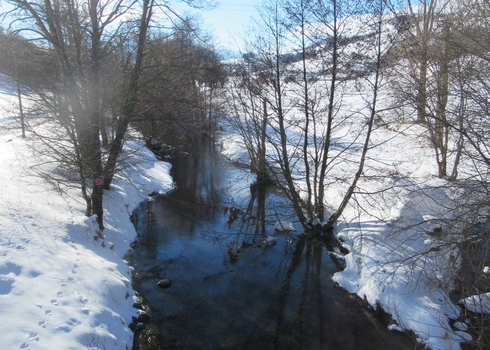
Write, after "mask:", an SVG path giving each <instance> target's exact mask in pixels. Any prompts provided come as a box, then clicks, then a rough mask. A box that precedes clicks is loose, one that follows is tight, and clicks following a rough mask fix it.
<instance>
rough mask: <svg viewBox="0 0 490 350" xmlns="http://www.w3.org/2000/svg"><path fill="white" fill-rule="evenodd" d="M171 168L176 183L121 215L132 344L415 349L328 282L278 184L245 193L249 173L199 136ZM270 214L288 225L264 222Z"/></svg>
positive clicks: (333, 268)
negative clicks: (126, 228) (133, 301)
mask: <svg viewBox="0 0 490 350" xmlns="http://www.w3.org/2000/svg"><path fill="white" fill-rule="evenodd" d="M172 165H173V170H172V176H173V178H174V181H175V182H176V190H174V191H173V192H172V193H170V194H168V195H165V196H156V197H154V198H151V199H150V200H149V201H147V202H144V203H142V204H141V205H140V206H139V207H138V208H137V209H136V210H135V211H134V213H133V216H132V220H133V223H134V225H135V227H136V230H137V232H138V240H137V241H136V242H135V244H134V246H133V250H132V252H131V254H130V256H129V260H130V263H131V265H132V266H133V267H134V272H133V286H134V289H135V290H136V291H137V292H138V293H139V294H140V295H141V297H142V303H143V304H144V305H145V313H146V314H147V315H148V316H149V320H147V322H146V323H145V324H144V326H140V330H139V331H137V332H136V340H135V347H134V349H144V350H151V349H311V350H315V349H347V350H348V349H377V350H379V349H390V350H396V349H414V348H415V345H414V343H413V341H412V340H411V339H409V337H408V336H407V335H406V334H403V333H397V332H393V331H389V330H388V329H387V328H386V327H387V320H386V315H383V314H382V313H376V312H375V311H374V310H372V309H370V308H368V307H366V306H365V305H364V304H363V303H362V302H361V301H360V300H359V299H358V298H357V297H354V296H351V295H349V294H348V293H346V292H345V291H343V290H342V289H340V288H338V287H336V286H335V285H334V284H333V282H332V280H331V276H332V275H333V274H334V273H335V272H337V271H338V264H335V263H334V262H333V261H332V259H331V258H330V256H329V255H328V253H327V252H326V249H325V246H324V245H323V244H322V243H321V242H319V241H317V240H305V239H300V238H299V236H300V234H301V225H299V223H297V222H294V214H293V213H292V211H291V209H290V207H289V206H288V202H287V200H286V199H285V198H284V197H283V196H282V195H281V193H280V192H279V191H277V190H276V189H274V188H261V189H259V190H258V191H255V188H254V187H253V186H252V187H251V184H252V183H253V181H254V176H253V174H251V173H250V171H249V170H247V169H246V168H241V167H237V166H234V165H232V164H231V163H229V162H228V161H226V160H225V159H224V158H223V157H222V156H221V155H220V154H219V152H218V151H216V149H215V146H214V145H212V144H208V143H202V144H201V145H199V147H196V148H195V151H194V152H191V153H190V154H189V155H188V156H186V157H181V158H178V159H175V160H174V161H172ZM251 189H254V191H255V192H253V193H254V200H253V201H251V193H252V191H251ZM258 219H260V220H258ZM278 219H281V220H287V221H290V222H292V223H293V226H294V228H295V229H294V230H293V231H292V232H278V231H275V230H274V223H275V222H276V221H277V220H278ZM264 230H265V235H267V236H271V237H273V238H269V239H264V237H265V235H264V232H263V231H264ZM162 279H169V280H170V281H171V282H172V285H171V287H169V288H160V287H158V286H157V283H158V282H159V281H160V280H162ZM141 327H142V328H141Z"/></svg>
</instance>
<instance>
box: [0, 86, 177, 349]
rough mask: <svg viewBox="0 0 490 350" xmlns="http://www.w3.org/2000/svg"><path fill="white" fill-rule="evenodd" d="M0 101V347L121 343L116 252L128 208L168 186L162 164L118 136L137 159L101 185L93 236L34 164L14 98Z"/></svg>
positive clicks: (76, 208) (124, 304) (123, 246)
mask: <svg viewBox="0 0 490 350" xmlns="http://www.w3.org/2000/svg"><path fill="white" fill-rule="evenodd" d="M0 101H1V106H2V107H3V110H2V111H1V113H0V164H2V166H1V168H0V184H1V185H0V203H1V207H0V333H1V334H2V336H1V339H2V341H1V345H0V347H1V348H2V349H46V350H47V349H130V348H131V347H132V339H133V332H132V331H131V330H130V329H129V328H128V326H129V323H130V322H131V320H132V317H133V316H137V313H136V309H134V308H133V307H132V305H133V303H134V302H135V299H134V292H133V289H132V287H131V280H130V279H131V271H130V268H129V266H128V265H127V264H126V262H125V261H124V260H123V255H124V254H125V253H126V252H127V251H128V249H130V246H129V245H130V243H131V242H132V241H133V240H134V239H135V236H136V232H135V230H134V227H133V225H132V223H131V222H130V220H129V217H130V214H131V212H132V210H133V209H134V208H135V207H136V205H137V204H139V202H141V201H142V200H144V199H145V198H146V197H147V195H148V194H150V193H151V192H154V191H167V190H169V189H170V188H171V187H172V180H171V178H170V176H169V170H170V166H169V164H168V163H164V162H157V161H156V159H155V157H154V156H153V154H152V153H151V152H149V151H148V150H146V149H145V148H144V147H143V143H142V142H139V141H137V140H132V141H129V142H127V143H126V145H125V150H124V153H126V154H127V153H129V152H131V157H132V158H133V160H136V162H133V163H132V164H133V166H131V167H126V168H125V169H124V171H123V172H120V173H119V174H118V175H117V177H116V179H115V180H114V185H113V187H112V190H111V191H108V192H106V194H105V198H104V201H105V210H106V216H105V220H106V221H105V222H106V229H105V230H104V235H105V237H104V239H98V240H96V239H94V237H95V236H97V234H96V227H97V225H96V223H95V220H94V218H93V217H90V218H87V217H85V216H84V209H85V207H84V203H82V201H81V197H80V194H79V193H78V191H76V190H66V189H64V190H63V191H60V190H59V189H58V188H56V187H55V186H53V184H51V183H50V182H49V181H48V180H47V179H46V178H43V177H42V176H41V175H40V174H39V173H37V172H36V170H39V166H40V165H41V164H43V162H45V160H44V159H42V158H39V157H38V156H35V155H34V153H33V150H32V149H31V147H33V146H34V147H36V145H35V143H34V144H33V139H32V138H30V137H29V135H28V137H27V139H26V140H23V139H22V138H21V137H20V135H21V133H20V130H19V129H18V126H17V124H16V123H15V121H14V120H12V118H11V116H12V113H14V112H12V110H11V109H10V108H11V107H15V102H16V98H14V97H13V96H10V95H5V94H2V95H0ZM134 164H137V165H134ZM44 170H49V168H45V169H44ZM52 170H54V169H52Z"/></svg>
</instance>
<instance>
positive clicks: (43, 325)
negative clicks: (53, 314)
mask: <svg viewBox="0 0 490 350" xmlns="http://www.w3.org/2000/svg"><path fill="white" fill-rule="evenodd" d="M37 324H38V325H39V326H41V327H43V328H46V321H44V320H41V321H39V322H38V323H37Z"/></svg>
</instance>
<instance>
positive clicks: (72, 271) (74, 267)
mask: <svg viewBox="0 0 490 350" xmlns="http://www.w3.org/2000/svg"><path fill="white" fill-rule="evenodd" d="M77 268H78V265H77V264H74V265H73V269H71V273H72V274H76V273H77V271H76V269H77Z"/></svg>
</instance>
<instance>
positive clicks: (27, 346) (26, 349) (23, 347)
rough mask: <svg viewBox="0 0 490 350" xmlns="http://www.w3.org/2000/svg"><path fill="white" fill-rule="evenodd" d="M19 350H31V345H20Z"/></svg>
mask: <svg viewBox="0 0 490 350" xmlns="http://www.w3.org/2000/svg"><path fill="white" fill-rule="evenodd" d="M19 349H21V350H29V349H30V347H29V344H27V343H22V344H21V345H20V347H19Z"/></svg>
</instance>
